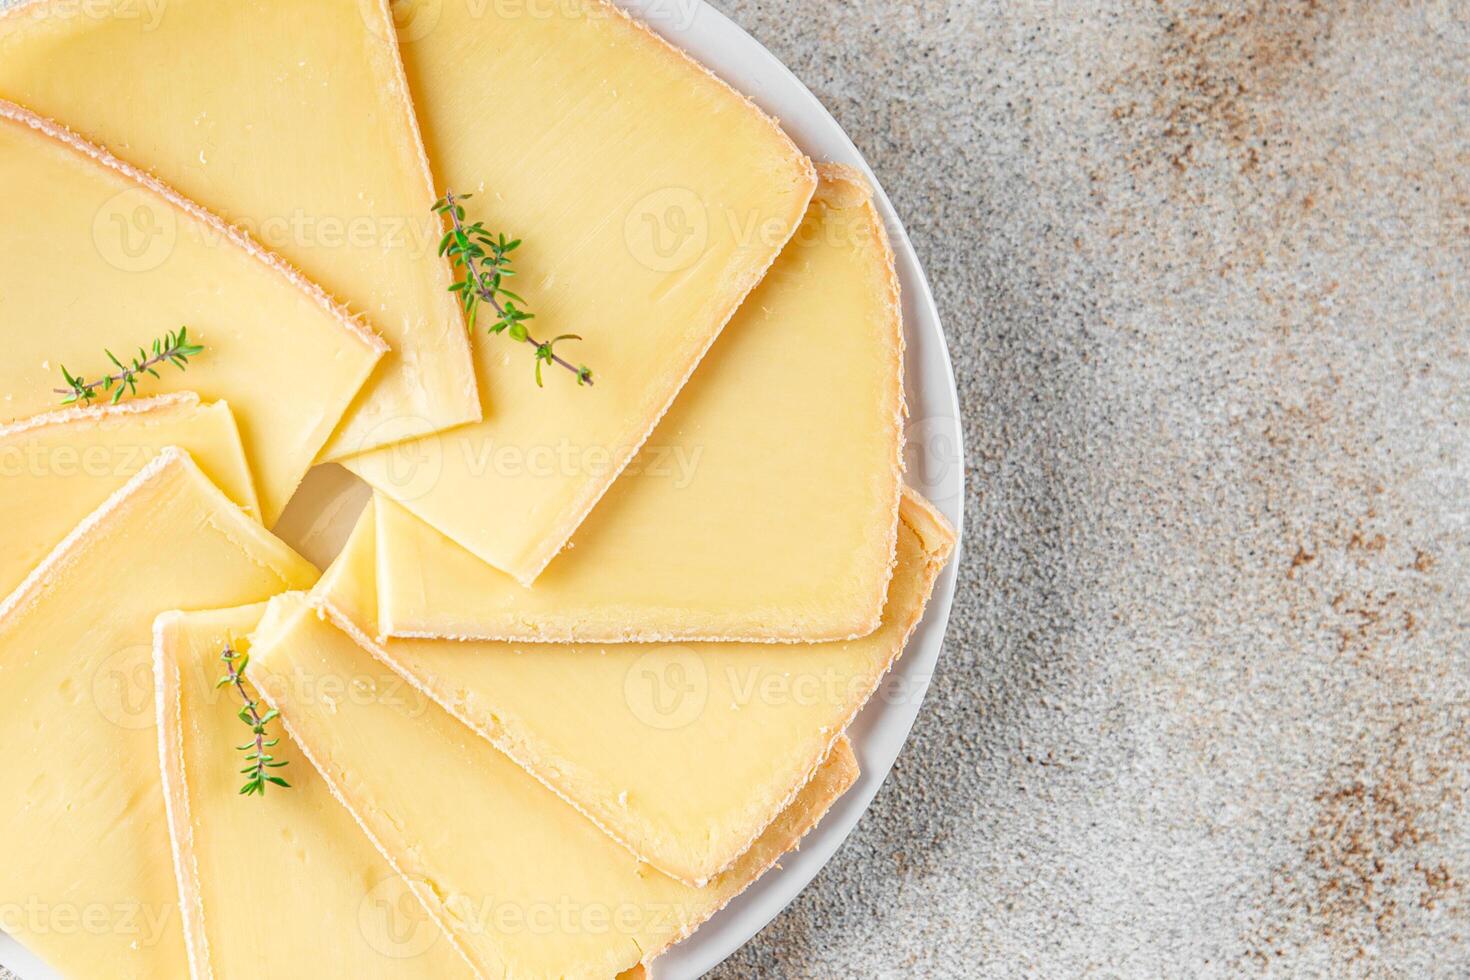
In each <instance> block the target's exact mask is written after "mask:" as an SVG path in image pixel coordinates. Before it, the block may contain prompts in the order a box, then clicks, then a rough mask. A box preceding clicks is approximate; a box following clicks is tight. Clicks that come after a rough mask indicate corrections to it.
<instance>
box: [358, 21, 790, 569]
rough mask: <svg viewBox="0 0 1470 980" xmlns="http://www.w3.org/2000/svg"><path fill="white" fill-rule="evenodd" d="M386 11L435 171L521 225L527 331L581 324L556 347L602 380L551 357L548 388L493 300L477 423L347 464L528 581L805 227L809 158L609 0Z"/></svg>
mask: <svg viewBox="0 0 1470 980" xmlns="http://www.w3.org/2000/svg"><path fill="white" fill-rule="evenodd" d="M395 9H396V11H397V12H398V14H399V17H400V24H401V25H402V28H401V30H402V33H403V37H404V45H403V55H404V62H405V65H406V67H407V69H408V78H409V88H410V90H411V91H412V93H413V96H414V100H415V103H416V105H417V106H418V109H419V115H420V118H421V120H422V122H423V128H424V136H425V141H426V143H427V145H428V147H429V158H430V160H431V162H432V163H433V165H434V170H435V174H436V177H437V180H438V183H439V185H440V186H441V187H447V188H451V189H453V190H455V191H458V192H460V193H471V194H474V195H475V196H474V197H473V199H471V200H470V201H469V202H468V203H467V205H466V210H467V212H468V214H467V218H468V220H469V221H471V222H474V221H484V222H485V223H486V225H487V227H488V228H489V229H491V230H493V231H499V232H504V233H505V234H507V235H511V236H514V237H516V238H520V239H524V244H523V245H521V247H520V248H519V249H518V250H517V251H516V252H515V257H516V272H517V275H516V278H515V281H514V283H512V284H511V285H512V288H514V289H515V291H516V292H517V293H519V294H520V295H522V296H523V297H524V298H525V300H526V303H525V306H526V308H528V309H529V310H531V312H533V313H534V314H535V317H536V318H535V319H534V320H531V321H528V323H527V326H528V327H529V328H530V332H531V335H532V336H533V337H534V338H536V339H537V340H541V341H546V340H551V339H552V338H553V337H556V336H558V335H561V334H578V335H580V336H581V337H582V338H583V339H582V340H580V341H566V342H564V343H562V344H560V345H559V346H558V347H557V348H556V350H557V353H558V354H560V355H561V356H563V357H567V358H570V359H571V360H572V362H573V363H576V364H586V365H587V366H589V367H590V368H591V369H592V370H593V372H594V381H595V384H594V385H593V386H591V387H586V386H579V385H578V384H577V379H576V376H575V375H574V374H572V373H571V372H568V371H564V370H562V369H561V368H560V367H556V366H548V367H546V368H545V370H544V371H543V374H544V375H545V377H544V381H545V387H544V388H542V387H537V384H536V378H535V375H534V374H533V371H532V367H533V363H534V361H533V356H532V354H533V352H532V349H531V348H530V347H529V346H527V345H524V344H518V343H516V342H515V341H513V340H511V339H509V338H508V337H506V336H504V335H499V336H491V335H489V334H488V333H487V331H486V329H485V327H486V326H488V324H489V323H490V322H492V319H489V318H486V319H482V321H481V323H480V325H479V328H478V329H477V330H476V331H475V334H476V336H475V351H476V360H477V364H478V369H479V374H480V379H481V382H482V388H483V390H484V391H485V394H486V401H485V406H484V408H485V421H484V422H483V423H481V424H479V425H474V426H469V427H466V428H463V429H459V430H457V431H455V432H451V433H446V434H445V435H443V436H438V437H434V438H432V439H427V440H420V441H417V442H413V443H408V444H406V445H404V446H402V447H399V448H395V449H393V450H389V451H386V452H383V453H377V454H373V455H371V456H368V457H361V458H358V459H355V460H352V461H350V462H349V464H348V465H349V466H350V467H351V468H352V469H353V470H354V471H355V472H356V473H357V474H358V475H359V476H361V477H363V478H364V479H365V480H367V481H368V482H369V483H371V484H373V485H374V486H375V487H377V488H378V489H379V490H381V491H383V492H384V493H385V494H387V495H388V496H390V497H394V498H395V499H397V500H399V501H401V502H402V503H403V504H404V505H405V506H407V507H408V508H409V509H410V510H412V511H413V512H414V513H415V514H417V515H418V516H419V517H421V518H423V519H424V520H426V521H428V522H429V523H430V524H431V525H433V526H434V527H436V528H437V529H438V530H440V531H441V532H443V533H444V534H447V535H449V536H450V537H451V538H453V539H454V540H456V541H458V542H460V543H461V544H462V545H464V546H465V547H466V548H468V549H469V550H470V551H472V552H473V553H474V554H476V555H477V556H479V557H480V558H481V559H482V560H484V561H487V562H489V563H490V564H492V565H494V566H496V567H497V568H500V569H502V570H504V571H506V572H508V573H510V574H511V575H512V576H514V577H515V578H517V579H519V580H521V581H522V582H530V581H531V580H533V579H535V578H536V576H537V575H539V574H540V572H541V570H542V569H543V568H545V567H546V564H547V562H549V561H550V560H551V559H552V557H553V556H554V555H556V553H557V552H559V551H560V550H561V549H562V548H563V547H564V546H565V545H566V543H567V540H568V539H569V538H570V537H571V535H572V532H573V531H574V530H576V528H577V526H578V525H579V524H581V522H582V521H583V520H584V519H585V518H586V516H587V514H588V512H589V511H591V509H592V507H593V505H594V504H596V503H597V501H598V500H599V499H600V498H601V497H602V495H603V494H604V493H605V492H606V491H607V488H608V487H609V486H610V485H611V484H612V482H613V480H614V479H615V478H616V477H617V475H618V473H619V472H621V471H622V469H623V467H624V466H625V465H626V464H627V463H628V461H629V460H630V459H631V458H632V457H633V455H634V454H635V453H636V452H637V451H638V448H639V446H641V445H642V444H643V442H644V440H646V439H647V438H648V435H649V433H650V432H651V431H652V430H653V427H654V424H655V423H656V422H657V421H658V419H659V417H660V416H661V415H662V414H663V413H664V411H665V410H666V409H667V408H668V406H669V403H670V402H671V401H672V400H673V398H674V396H675V394H676V393H677V392H678V391H679V389H680V388H681V387H682V386H683V384H684V382H685V380H686V379H687V378H688V377H689V374H690V372H691V371H692V370H693V369H694V366H695V364H697V363H698V362H699V360H700V358H701V357H703V356H704V353H705V351H706V350H707V349H708V348H709V346H710V344H711V342H713V341H714V339H715V337H716V335H717V334H718V333H719V332H720V329H721V327H723V326H724V324H725V323H726V321H728V320H729V319H730V316H731V315H732V314H733V313H734V312H735V309H736V307H737V306H738V305H739V304H740V302H741V300H742V299H743V298H744V297H745V296H746V294H747V293H749V291H750V290H751V288H752V287H754V286H755V285H756V283H757V282H758V281H759V280H760V278H761V276H762V275H763V274H764V273H765V271H766V269H767V268H769V266H770V264H771V262H772V260H773V259H775V257H776V255H777V253H778V252H780V251H781V248H782V246H783V245H784V244H785V243H786V241H787V239H788V238H789V237H790V236H791V234H792V232H793V231H794V230H795V229H796V227H797V225H798V224H800V222H801V217H802V214H803V213H804V212H805V210H806V206H807V203H808V201H809V200H810V199H811V195H812V191H813V187H814V184H815V179H814V175H813V170H812V165H811V163H810V162H809V161H808V160H807V159H806V158H805V157H804V156H802V154H801V153H800V152H799V151H798V150H797V148H796V147H795V146H794V145H793V144H792V142H791V141H790V140H789V139H788V138H787V137H786V136H785V134H783V133H782V132H781V130H780V128H779V127H778V126H777V125H776V124H775V123H774V122H773V121H772V120H770V119H768V118H767V117H766V116H765V115H764V114H762V113H761V112H760V111H759V110H758V109H757V108H756V107H755V106H753V105H752V104H751V103H750V102H748V101H747V100H746V99H744V98H743V97H742V96H740V95H739V94H738V93H736V92H735V91H733V90H732V89H730V88H729V87H728V86H727V85H725V84H724V83H723V82H721V81H720V80H719V79H717V78H715V77H714V76H712V75H710V74H709V73H708V72H707V71H705V70H704V69H703V68H701V67H700V66H699V65H698V64H696V63H695V62H693V61H691V60H690V59H689V58H688V57H686V56H685V55H684V54H682V53H681V52H679V51H677V50H675V49H674V48H673V47H671V46H669V45H668V44H667V43H666V42H664V41H663V40H661V39H660V38H658V37H657V36H656V35H654V34H653V33H651V32H650V31H648V30H647V29H646V28H645V27H643V26H642V25H640V24H638V23H635V22H634V21H632V20H630V19H629V18H628V17H627V16H626V15H625V14H623V13H622V12H621V11H620V10H619V9H618V8H617V7H616V6H614V5H613V4H611V3H607V2H602V0H567V2H559V3H558V4H556V5H555V9H554V11H551V10H550V9H549V8H548V9H541V8H539V7H538V5H536V4H523V3H515V4H500V3H489V4H487V3H483V2H480V0H405V2H401V3H399V4H398V5H397V7H396V8H395ZM548 13H549V14H550V15H549V16H548ZM487 106H493V107H494V116H495V121H494V125H486V123H485V113H486V107H487ZM508 134H514V136H513V137H512V138H508ZM808 369H809V368H808V367H807V366H803V367H802V368H800V369H798V368H795V367H793V370H800V371H806V370H808Z"/></svg>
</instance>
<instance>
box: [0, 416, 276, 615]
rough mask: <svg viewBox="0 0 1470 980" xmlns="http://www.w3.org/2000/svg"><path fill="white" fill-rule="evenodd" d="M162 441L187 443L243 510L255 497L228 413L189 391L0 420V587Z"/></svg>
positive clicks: (15, 579) (12, 583)
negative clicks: (0, 545) (0, 543)
mask: <svg viewBox="0 0 1470 980" xmlns="http://www.w3.org/2000/svg"><path fill="white" fill-rule="evenodd" d="M167 446H177V447H179V448H180V449H183V450H185V451H187V452H188V453H189V454H190V455H191V456H192V457H193V458H194V461H195V462H196V463H198V464H199V467H200V468H201V469H202V470H203V471H204V472H205V474H206V475H207V476H208V477H209V478H210V479H211V480H212V481H214V483H215V485H216V486H218V487H219V488H220V489H221V490H223V491H224V493H225V495H226V496H227V497H229V498H230V500H231V501H233V502H234V503H236V504H238V505H239V506H240V508H241V509H242V510H244V511H245V512H246V513H247V514H249V515H251V516H252V517H255V518H257V519H259V515H260V505H259V504H258V503H257V502H256V499H255V486H254V484H253V483H252V481H251V477H250V468H249V466H248V464H247V463H246V462H245V449H244V447H243V446H242V445H241V444H240V433H239V430H238V429H236V427H235V418H234V416H233V415H231V414H230V408H229V406H228V405H226V404H225V403H224V402H215V403H214V404H212V405H203V404H201V403H200V401H199V398H198V396H197V395H194V394H193V393H187V392H186V393H180V394H177V395H162V396H159V397H157V398H140V399H138V400H136V401H128V402H123V403H121V404H118V405H107V406H95V407H90V408H71V409H65V410H62V411H58V412H52V413H50V414H48V415H40V416H36V417H35V418H31V419H27V420H25V421H23V422H17V423H13V424H11V425H8V426H0V527H4V528H5V529H6V531H5V547H4V549H3V551H0V596H4V595H8V594H9V593H10V592H11V590H13V589H14V588H15V587H16V586H17V585H19V584H20V583H21V581H22V580H23V579H24V578H25V577H26V575H27V574H28V573H29V572H30V570H31V569H32V568H35V567H36V565H37V564H39V563H40V561H41V559H43V558H45V557H46V555H47V554H49V553H50V551H51V549H52V548H54V547H56V545H57V544H58V543H60V542H61V541H62V539H64V538H65V537H66V536H67V535H68V534H69V533H71V530H72V528H74V527H76V525H77V524H78V523H80V522H81V520H82V519H83V518H84V517H86V516H87V515H88V514H90V513H92V511H93V510H95V509H97V507H98V506H100V505H101V504H102V503H103V502H105V501H106V500H107V498H108V497H110V496H112V494H113V493H115V492H116V491H117V490H118V489H119V488H120V487H122V485H123V484H125V483H126V482H127V481H128V478H129V477H131V476H133V475H134V474H135V473H137V472H138V471H139V470H141V469H142V468H143V467H144V466H145V465H146V464H147V463H148V461H149V460H151V459H153V458H154V457H155V456H157V455H158V453H159V452H160V451H161V450H162V449H164V448H165V447H167Z"/></svg>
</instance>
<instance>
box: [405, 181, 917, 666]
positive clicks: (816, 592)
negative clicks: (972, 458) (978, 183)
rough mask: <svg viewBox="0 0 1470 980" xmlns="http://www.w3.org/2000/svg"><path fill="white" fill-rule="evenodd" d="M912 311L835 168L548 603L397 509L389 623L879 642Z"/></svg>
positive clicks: (469, 503) (523, 635) (498, 630)
mask: <svg viewBox="0 0 1470 980" xmlns="http://www.w3.org/2000/svg"><path fill="white" fill-rule="evenodd" d="M898 298H899V296H898V280H897V278H896V276H895V274H894V266H893V253H892V252H891V251H890V249H889V247H888V241H887V237H886V235H885V234H884V230H883V223H882V220H881V219H880V218H879V216H878V213H877V211H876V210H875V209H874V207H873V200H872V194H871V192H870V191H869V189H868V186H867V184H866V183H865V182H864V180H863V178H862V177H861V176H860V175H859V174H857V173H856V172H855V171H852V170H849V169H847V168H838V167H830V166H829V167H824V168H823V180H822V184H821V187H820V188H819V190H818V191H817V196H816V200H815V202H814V203H813V204H812V207H811V209H810V211H809V212H808V214H807V217H806V220H805V222H804V223H803V224H802V226H801V229H800V230H799V231H798V232H797V235H796V238H795V239H794V240H793V241H792V243H791V244H790V245H789V246H788V247H787V249H786V251H785V252H784V253H783V254H782V255H781V257H780V259H778V260H777V262H776V265H775V266H774V268H772V270H771V274H770V275H769V276H767V277H766V280H765V281H764V282H763V283H761V285H760V287H759V288H758V289H757V290H756V291H755V293H754V294H752V296H751V298H750V300H749V301H748V302H747V303H746V304H745V305H744V306H743V307H741V309H740V312H739V313H737V314H736V316H735V319H734V320H733V321H731V323H730V326H729V327H727V328H726V329H725V332H724V333H723V334H722V335H721V337H720V339H719V341H718V342H717V343H716V344H715V347H714V349H713V350H711V351H710V354H709V356H708V357H706V358H705V359H704V361H703V362H702V363H701V364H700V366H699V370H698V371H697V372H696V373H695V375H694V377H693V379H691V380H690V382H689V385H688V387H687V388H686V389H685V390H684V392H683V393H682V394H680V396H679V400H678V401H677V402H675V403H674V406H673V408H672V409H670V411H669V414H668V415H667V416H666V417H665V418H664V420H663V422H662V423H661V424H660V426H659V428H658V430H657V431H656V432H655V433H654V435H653V437H652V438H651V439H650V440H649V442H648V444H647V445H645V446H644V448H643V451H642V452H641V454H640V455H639V456H638V458H637V459H636V460H634V462H633V465H631V466H630V467H629V469H628V472H627V473H625V474H624V476H623V477H622V479H620V480H619V481H618V482H617V483H616V484H614V485H613V488H612V489H611V490H610V491H609V492H608V494H607V496H606V497H605V498H604V499H603V501H602V503H600V504H599V505H598V506H597V509H596V510H595V511H593V513H592V515H591V516H590V517H589V518H588V519H587V521H586V522H585V523H584V524H583V525H582V526H581V528H579V529H578V531H577V533H576V535H575V536H574V537H573V538H572V547H571V548H570V549H569V550H568V551H567V552H566V553H565V554H563V555H561V556H559V557H558V558H557V559H556V560H555V561H554V562H552V563H551V565H550V566H549V567H548V568H547V569H546V571H545V572H544V573H542V575H541V576H540V577H539V578H538V579H537V580H536V585H535V588H533V589H525V588H522V587H521V586H520V584H519V583H517V582H516V581H515V580H513V579H512V578H510V577H509V576H507V575H504V574H501V573H499V572H497V571H496V570H495V569H493V568H491V567H489V566H487V565H485V564H484V563H483V562H481V561H479V560H477V559H476V557H475V556H474V555H473V554H471V553H470V552H468V551H466V550H465V549H463V548H460V547H459V546H457V545H456V544H455V543H454V542H453V541H451V540H450V539H449V538H448V537H445V536H444V535H443V534H440V533H438V532H437V531H435V530H434V529H433V528H432V527H430V526H429V525H428V524H425V523H424V522H423V521H420V520H418V519H416V518H415V517H413V516H412V515H411V514H410V513H409V512H408V511H409V510H411V509H413V504H409V505H407V507H393V506H387V507H384V508H383V509H382V511H381V513H380V523H379V525H378V536H379V548H380V552H379V553H380V555H381V560H380V567H381V577H380V579H379V582H378V589H379V602H380V609H379V622H380V626H381V627H382V629H383V630H384V632H385V633H386V634H387V635H390V636H415V637H448V638H454V639H480V640H529V641H535V642H554V643H565V642H576V641H583V642H600V643H619V642H651V641H660V640H664V641H667V640H749V641H757V642H759V641H771V640H779V641H793V642H794V641H817V640H839V639H847V638H850V637H856V636H863V635H865V634H868V633H871V632H873V630H875V629H877V628H878V623H879V620H880V616H881V613H882V610H883V600H884V596H885V595H886V594H887V591H888V579H889V575H890V573H891V572H892V568H893V554H894V535H895V533H896V530H897V525H898V499H899V492H900V489H901V487H902V482H903V481H902V443H903V411H904V407H903V325H902V322H901V315H900V312H899V306H898ZM485 499H486V498H484V497H482V496H480V495H477V494H474V493H469V492H465V491H462V492H461V493H460V495H459V499H458V502H459V504H460V506H461V507H462V508H463V509H464V511H465V512H466V513H467V512H468V511H469V510H471V509H474V508H477V507H480V506H482V502H483V501H484V500H485ZM492 499H493V498H492Z"/></svg>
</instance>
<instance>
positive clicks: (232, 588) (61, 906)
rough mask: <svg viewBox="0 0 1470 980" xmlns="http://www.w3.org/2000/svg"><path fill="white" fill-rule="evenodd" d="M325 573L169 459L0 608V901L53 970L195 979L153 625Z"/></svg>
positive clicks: (146, 472) (168, 453)
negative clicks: (183, 921) (167, 788)
mask: <svg viewBox="0 0 1470 980" xmlns="http://www.w3.org/2000/svg"><path fill="white" fill-rule="evenodd" d="M316 577H317V573H316V569H314V568H312V567H311V566H310V565H309V564H307V563H306V562H305V561H304V560H303V559H301V558H300V557H298V556H297V555H295V554H294V553H292V552H291V551H290V550H289V549H288V548H286V547H285V546H284V545H283V544H281V543H280V542H279V541H277V540H276V539H275V538H273V537H272V536H271V535H270V534H269V533H268V532H267V531H265V530H264V529H263V528H262V527H261V526H260V525H259V524H257V523H256V522H255V521H253V520H251V519H250V518H249V517H247V516H246V515H245V514H244V513H243V512H242V511H240V509H239V508H237V507H236V506H235V505H234V504H232V503H231V502H230V501H229V500H228V499H226V498H225V496H224V495H223V494H222V493H221V492H220V491H219V489H218V488H216V487H215V486H214V485H213V484H212V483H210V482H209V480H208V479H207V478H206V477H205V476H204V475H203V473H201V472H200V471H199V468H198V467H197V466H195V464H194V463H193V461H192V460H190V459H189V457H188V456H187V454H185V453H183V452H181V451H179V450H176V449H167V450H165V451H164V452H163V453H161V454H160V455H159V456H158V457H157V458H155V459H154V460H153V462H151V463H149V464H148V465H147V466H145V467H144V468H143V470H142V471H140V472H139V473H138V475H137V476H135V477H134V478H133V479H132V480H131V481H129V482H128V484H127V485H126V486H124V487H123V489H121V490H119V491H118V493H117V494H115V495H114V496H113V497H112V498H110V499H109V500H108V501H107V503H105V504H104V505H103V506H102V507H101V508H99V509H98V510H96V511H95V512H93V513H92V514H91V515H90V516H88V517H87V518H86V519H85V520H84V521H83V522H82V524H81V525H79V526H78V528H77V529H76V530H75V531H74V532H73V534H72V535H71V536H70V537H68V538H67V540H66V541H64V542H62V544H61V545H59V546H58V547H57V549H56V550H55V551H53V552H52V553H51V555H50V556H48V557H47V559H46V560H45V561H44V562H43V563H42V564H41V566H40V567H38V568H37V569H36V570H35V571H34V572H32V574H31V575H30V576H29V577H28V578H27V579H26V581H25V582H24V583H23V584H22V585H21V587H20V588H19V589H17V590H16V591H15V592H14V593H12V594H11V596H10V597H9V598H8V599H6V600H5V601H4V602H3V603H0V675H3V676H4V683H3V684H0V744H3V745H4V746H5V749H6V752H7V754H8V756H9V757H10V759H11V760H12V762H11V763H10V764H8V765H6V766H3V767H0V797H3V798H4V799H5V800H6V801H7V805H6V806H5V807H4V808H0V893H3V894H5V895H8V896H12V897H14V898H17V899H19V898H20V897H22V896H23V897H24V898H25V899H26V900H27V902H28V905H27V907H26V909H25V910H24V914H21V915H17V916H13V917H7V919H6V921H5V922H4V923H3V925H4V928H5V929H6V931H8V932H10V933H12V934H13V935H14V936H15V938H16V939H18V940H19V941H20V942H21V943H23V944H25V945H26V946H27V947H29V948H30V949H31V950H32V951H33V952H35V953H36V954H37V955H38V956H40V957H41V958H42V959H43V960H45V961H46V962H47V963H49V964H50V966H51V967H52V968H54V969H55V970H57V971H58V972H60V973H62V974H64V975H67V976H79V977H88V976H105V977H116V978H118V980H131V978H138V980H153V978H157V977H181V976H184V975H186V973H187V970H188V967H187V964H186V956H185V946H184V943H183V940H182V936H181V930H180V914H179V903H178V892H177V888H176V885H175V881H174V876H173V874H172V867H173V864H172V861H171V857H170V846H169V838H168V829H167V823H166V820H165V811H164V797H163V792H162V789H161V783H160V777H159V768H158V746H157V744H156V738H157V735H156V733H155V730H154V729H155V723H154V702H153V685H152V672H151V670H150V660H151V647H152V644H151V631H152V624H153V620H154V618H155V617H156V616H157V614H158V613H159V612H161V611H163V610H165V609H170V608H211V607H217V606H231V605H237V604H245V603H251V602H259V601H262V600H264V599H266V598H269V597H270V596H272V595H275V594H277V593H279V592H281V591H282V590H285V589H293V588H302V587H306V586H309V585H310V584H311V583H312V582H314V581H315V580H316ZM79 845H85V846H79ZM78 922H81V923H86V928H77V923H78ZM68 923H70V924H69V925H68Z"/></svg>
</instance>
